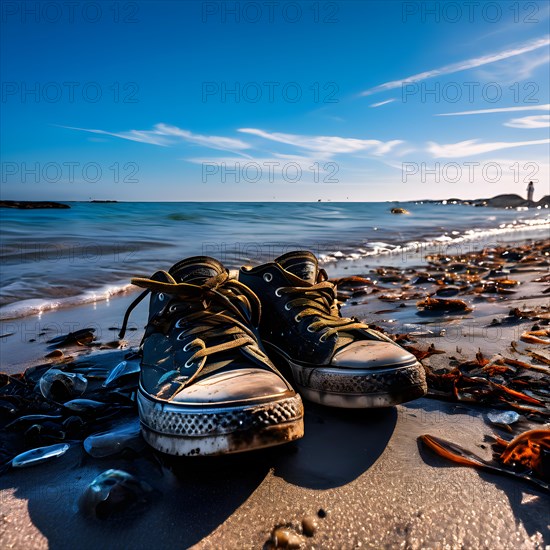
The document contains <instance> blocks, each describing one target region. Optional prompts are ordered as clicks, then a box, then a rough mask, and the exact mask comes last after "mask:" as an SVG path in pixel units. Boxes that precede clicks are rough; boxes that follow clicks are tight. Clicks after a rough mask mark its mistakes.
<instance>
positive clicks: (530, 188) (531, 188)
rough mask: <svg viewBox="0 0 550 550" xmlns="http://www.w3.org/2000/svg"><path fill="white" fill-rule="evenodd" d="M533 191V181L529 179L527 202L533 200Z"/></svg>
mask: <svg viewBox="0 0 550 550" xmlns="http://www.w3.org/2000/svg"><path fill="white" fill-rule="evenodd" d="M534 192H535V186H534V185H533V182H532V181H530V182H529V185H528V186H527V200H528V201H529V202H533V193H534Z"/></svg>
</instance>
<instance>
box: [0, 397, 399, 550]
mask: <svg viewBox="0 0 550 550" xmlns="http://www.w3.org/2000/svg"><path fill="white" fill-rule="evenodd" d="M306 410H307V413H306V418H305V434H306V435H305V437H304V438H303V439H301V440H300V441H297V442H294V443H291V444H288V445H283V446H279V447H273V448H270V449H265V450H262V451H256V452H251V453H243V454H239V455H229V456H225V457H211V458H183V459H182V458H174V457H162V458H161V460H160V461H159V460H155V459H151V457H150V458H144V457H139V458H134V459H123V458H116V459H113V458H106V459H92V458H91V457H88V456H87V455H85V454H84V453H83V452H82V451H81V449H80V448H79V447H80V446H79V444H75V447H74V448H73V449H71V450H70V451H69V452H68V453H67V454H66V455H64V456H63V457H61V458H60V459H59V460H57V461H54V462H52V463H49V464H43V465H41V466H37V467H35V468H29V469H26V470H25V469H24V470H19V471H15V470H12V471H10V472H9V473H7V474H5V475H4V476H2V477H0V489H5V490H8V491H10V490H13V491H14V496H15V497H16V498H18V499H24V500H26V501H27V502H28V512H29V515H30V519H31V521H32V523H33V524H34V525H35V526H36V527H37V528H38V530H39V531H40V532H41V533H42V534H43V535H44V536H45V537H46V538H47V540H48V545H49V547H50V548H52V549H56V548H72V547H74V546H75V544H78V546H79V548H82V549H86V548H94V549H95V548H97V547H98V546H101V547H102V548H122V547H134V548H147V547H180V548H183V547H188V546H191V545H193V544H195V543H197V542H199V541H200V540H202V539H203V538H204V537H206V536H207V535H209V534H210V533H211V532H212V531H213V530H214V529H216V527H218V526H219V525H220V524H222V523H223V522H224V521H225V520H226V519H228V518H229V517H230V516H231V515H232V514H233V512H235V510H236V509H237V508H239V507H240V506H241V505H242V504H243V503H244V502H246V500H247V499H248V498H249V497H250V495H251V494H252V493H253V492H254V491H255V490H256V489H257V488H258V487H259V486H260V485H261V484H262V482H263V481H264V479H265V478H266V476H267V475H268V474H269V472H270V470H273V471H274V475H276V476H279V477H281V478H283V479H284V480H285V481H287V482H288V483H291V484H295V485H298V486H300V487H307V488H315V489H329V488H333V487H338V486H342V485H345V484H347V483H349V482H351V481H353V480H354V479H356V478H357V477H358V476H360V475H361V474H362V473H363V472H365V471H366V470H368V468H369V467H370V466H372V464H373V463H374V462H375V461H376V460H377V458H378V457H379V456H380V454H381V453H382V452H383V450H384V449H385V447H386V445H387V443H388V441H389V439H390V437H391V434H392V433H393V430H394V428H395V425H396V422H397V412H396V410H395V409H394V408H392V409H386V410H370V411H358V410H349V411H348V410H332V409H327V408H323V407H317V406H315V405H312V404H308V406H307V407H306ZM157 458H158V457H157ZM161 461H162V462H163V466H161V464H160V462H161ZM109 468H119V469H122V470H125V471H127V472H129V473H132V474H134V475H137V476H138V477H139V478H141V479H143V480H145V481H147V482H148V483H149V484H150V485H151V486H152V487H154V488H155V489H156V490H157V491H158V493H159V494H158V496H157V497H156V498H155V499H154V500H153V503H152V505H151V507H150V509H149V510H147V511H146V512H145V513H142V514H140V515H139V516H136V517H135V518H127V519H125V520H124V521H112V520H111V521H99V520H90V519H86V518H84V517H83V516H82V515H81V514H79V513H78V508H77V502H78V499H79V497H80V495H81V494H82V492H83V491H84V489H85V488H86V486H87V485H88V484H89V483H90V482H91V481H92V480H93V479H94V478H95V477H96V476H97V475H98V474H99V473H101V472H102V471H105V470H107V469H109ZM77 541H78V542H77Z"/></svg>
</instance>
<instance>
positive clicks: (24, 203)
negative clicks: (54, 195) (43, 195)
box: [0, 201, 70, 210]
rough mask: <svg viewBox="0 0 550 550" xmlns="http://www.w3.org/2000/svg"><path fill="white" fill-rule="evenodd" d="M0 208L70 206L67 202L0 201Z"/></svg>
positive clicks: (31, 208) (29, 208)
mask: <svg viewBox="0 0 550 550" xmlns="http://www.w3.org/2000/svg"><path fill="white" fill-rule="evenodd" d="M0 208H19V209H20V210H33V209H36V208H70V206H69V205H68V204H62V203H60V202H50V201H0Z"/></svg>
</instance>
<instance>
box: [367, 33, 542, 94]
mask: <svg viewBox="0 0 550 550" xmlns="http://www.w3.org/2000/svg"><path fill="white" fill-rule="evenodd" d="M549 44H550V38H549V37H548V36H545V37H544V38H538V39H536V40H531V41H529V42H525V43H524V44H521V45H519V46H516V47H515V48H510V49H507V50H503V51H501V52H496V53H491V54H488V55H484V56H481V57H474V58H472V59H466V60H464V61H459V62H458V63H452V64H450V65H445V66H444V67H440V68H438V69H431V70H429V71H424V72H422V73H418V74H414V75H412V76H408V77H406V78H402V79H399V80H392V81H390V82H385V83H384V84H380V85H379V86H375V87H374V88H370V89H368V90H365V91H364V92H362V93H361V95H362V96H368V95H372V94H375V93H378V92H383V91H386V90H394V89H396V88H400V87H401V86H402V85H403V84H409V83H414V82H420V81H422V80H426V79H428V78H434V77H436V76H441V75H446V74H453V73H457V72H460V71H465V70H467V69H474V68H476V67H481V66H483V65H488V64H490V63H495V62H497V61H502V60H503V59H509V58H511V57H515V56H517V55H522V54H524V53H528V52H532V51H534V50H538V49H539V48H544V47H546V46H548V45H549Z"/></svg>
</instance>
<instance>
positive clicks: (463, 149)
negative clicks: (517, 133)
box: [428, 139, 550, 158]
mask: <svg viewBox="0 0 550 550" xmlns="http://www.w3.org/2000/svg"><path fill="white" fill-rule="evenodd" d="M547 144H550V139H538V140H534V141H494V142H480V140H479V139H470V140H467V141H459V142H457V143H447V144H443V145H440V144H439V143H435V142H433V141H430V142H428V152H430V153H431V154H432V155H433V156H434V158H464V157H470V156H476V155H482V154H483V153H491V152H493V151H500V150H501V149H511V148H514V147H525V146H527V145H547Z"/></svg>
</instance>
